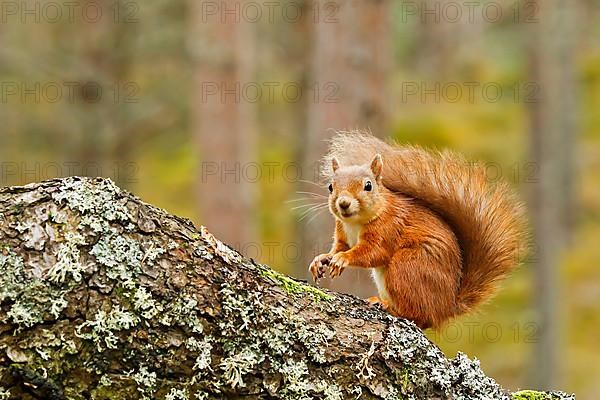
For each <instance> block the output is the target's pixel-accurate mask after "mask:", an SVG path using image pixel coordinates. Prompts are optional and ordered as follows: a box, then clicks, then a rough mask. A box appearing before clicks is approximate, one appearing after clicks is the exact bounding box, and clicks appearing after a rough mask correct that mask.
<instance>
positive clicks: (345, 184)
mask: <svg viewBox="0 0 600 400" xmlns="http://www.w3.org/2000/svg"><path fill="white" fill-rule="evenodd" d="M331 167H332V171H333V174H332V180H331V183H330V184H329V210H330V211H331V213H332V214H333V215H334V216H335V217H336V218H338V219H339V220H341V221H344V222H355V223H363V224H364V223H367V222H369V221H371V220H372V219H373V218H375V217H376V216H377V215H378V213H379V210H380V209H381V205H382V203H383V198H382V193H381V191H382V185H381V171H382V169H383V160H382V158H381V155H379V154H377V155H376V156H375V157H374V158H373V161H371V163H370V164H365V165H351V166H340V164H339V162H338V160H337V159H336V158H335V157H334V158H333V159H332V160H331Z"/></svg>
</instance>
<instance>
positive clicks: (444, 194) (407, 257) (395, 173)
mask: <svg viewBox="0 0 600 400" xmlns="http://www.w3.org/2000/svg"><path fill="white" fill-rule="evenodd" d="M325 166H326V168H325V176H326V178H327V179H328V180H329V182H330V183H329V187H328V189H329V192H330V194H329V199H328V203H329V210H330V212H331V213H332V214H333V216H334V217H335V220H336V223H335V233H334V242H333V247H332V249H331V251H330V252H329V253H327V254H321V255H319V256H317V257H315V259H314V260H313V262H312V263H311V265H310V268H309V269H310V271H311V273H312V275H313V278H314V279H315V280H317V279H318V278H320V277H322V276H323V274H324V270H325V268H326V267H328V268H329V273H330V275H331V277H332V278H334V277H336V276H339V275H340V274H341V273H342V272H343V270H344V268H346V267H355V268H369V269H370V270H371V273H372V276H373V280H374V281H375V284H376V286H377V290H378V292H379V296H378V297H376V298H372V299H370V300H371V301H372V302H378V303H381V304H382V305H383V306H384V308H386V310H387V311H388V312H389V313H390V314H392V315H395V316H399V317H403V318H407V319H410V320H412V321H414V322H415V323H416V324H417V325H418V326H419V327H421V328H423V329H425V328H430V327H432V328H439V327H440V326H442V325H443V324H444V323H445V322H446V321H448V320H449V319H451V318H453V317H456V316H458V315H461V314H464V313H467V312H469V311H471V310H473V309H474V308H475V307H476V306H478V305H479V304H480V303H482V302H483V301H484V300H486V299H488V298H489V297H490V296H491V295H492V294H493V292H494V291H495V286H496V284H497V282H498V281H499V280H501V279H502V278H504V277H505V276H506V275H507V274H508V273H509V272H510V271H511V270H512V269H513V268H514V267H515V266H516V265H517V264H518V254H517V253H518V250H519V249H520V248H522V247H521V245H522V243H523V240H524V239H525V235H524V217H523V207H522V205H521V203H520V202H519V201H518V200H517V199H516V198H515V197H514V195H513V193H512V192H511V190H510V189H509V187H508V186H507V184H505V183H504V182H495V183H494V182H490V181H488V179H487V177H486V174H485V168H484V167H482V166H480V165H477V164H472V163H468V162H466V161H465V160H464V159H463V158H462V157H461V156H459V155H457V154H455V153H451V152H447V151H446V152H441V153H440V152H432V151H428V150H424V149H422V148H419V147H400V146H397V145H394V144H388V143H385V142H383V141H381V140H379V139H377V138H376V137H374V136H372V135H370V134H366V133H361V132H349V133H341V134H338V135H337V136H335V137H334V138H333V139H332V141H331V146H330V151H329V153H328V155H327V156H326V157H325Z"/></svg>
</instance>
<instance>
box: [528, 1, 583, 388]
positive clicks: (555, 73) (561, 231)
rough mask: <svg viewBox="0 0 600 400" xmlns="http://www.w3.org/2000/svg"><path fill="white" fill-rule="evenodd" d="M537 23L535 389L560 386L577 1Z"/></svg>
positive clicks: (542, 14) (546, 4) (548, 6)
mask: <svg viewBox="0 0 600 400" xmlns="http://www.w3.org/2000/svg"><path fill="white" fill-rule="evenodd" d="M538 6H539V8H540V9H539V13H538V16H537V19H538V20H539V22H538V23H536V24H533V25H532V26H531V27H532V28H533V30H534V31H535V32H534V35H533V38H534V41H533V48H532V53H531V54H532V76H533V80H534V81H535V82H536V84H537V85H538V88H539V96H538V98H539V102H537V103H534V104H532V107H531V112H532V113H531V115H532V119H531V121H532V157H533V159H534V161H535V163H536V164H537V166H538V168H539V176H538V181H537V183H536V184H535V185H534V187H533V207H532V211H533V224H534V235H535V243H536V245H537V249H538V251H537V254H535V262H536V264H535V276H536V278H535V279H536V285H535V291H534V293H535V301H536V307H537V311H538V321H539V337H538V340H539V341H538V344H537V349H536V354H535V356H534V357H533V360H535V366H534V368H533V371H535V375H536V376H535V379H536V382H535V385H536V387H540V388H549V387H554V386H557V385H558V381H557V379H558V377H559V371H558V365H559V363H558V354H559V353H560V341H561V340H560V332H559V326H560V303H559V302H558V299H559V298H560V287H559V284H558V282H559V266H560V262H561V255H562V251H563V250H564V248H565V244H566V242H567V238H568V236H569V233H568V230H569V229H568V228H569V224H568V223H567V221H568V219H570V218H571V217H570V215H571V213H572V211H571V210H572V209H573V208H574V207H573V196H574V190H573V178H574V157H573V151H574V146H575V135H576V126H575V119H576V116H577V107H576V105H575V93H574V91H575V89H576V87H575V82H574V79H575V77H574V65H573V60H574V50H575V47H576V40H575V32H574V31H575V29H576V27H577V24H576V9H575V6H576V3H575V2H570V1H565V0H551V1H546V0H544V1H538Z"/></svg>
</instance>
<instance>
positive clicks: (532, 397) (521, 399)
mask: <svg viewBox="0 0 600 400" xmlns="http://www.w3.org/2000/svg"><path fill="white" fill-rule="evenodd" d="M512 398H513V400H552V398H554V396H552V395H551V394H548V393H544V392H537V391H535V390H521V391H519V392H515V393H513V394H512Z"/></svg>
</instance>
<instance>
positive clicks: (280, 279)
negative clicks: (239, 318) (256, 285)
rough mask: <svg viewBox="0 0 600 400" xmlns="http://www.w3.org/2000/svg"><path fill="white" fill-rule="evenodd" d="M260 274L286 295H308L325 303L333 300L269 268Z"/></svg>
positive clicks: (319, 291)
mask: <svg viewBox="0 0 600 400" xmlns="http://www.w3.org/2000/svg"><path fill="white" fill-rule="evenodd" d="M260 274H261V275H262V276H263V277H265V278H269V279H271V280H273V281H275V282H276V283H277V284H278V285H279V286H281V288H282V289H283V290H284V291H286V292H287V293H292V294H298V293H308V294H311V295H312V296H313V297H314V298H315V299H316V300H325V301H331V300H333V296H331V295H329V294H327V293H325V292H324V291H322V290H319V289H317V288H315V287H312V286H309V285H305V284H303V283H300V282H298V281H296V280H294V279H292V278H290V277H288V276H285V275H283V274H280V273H279V272H277V271H273V270H272V269H270V268H264V269H261V271H260Z"/></svg>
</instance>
